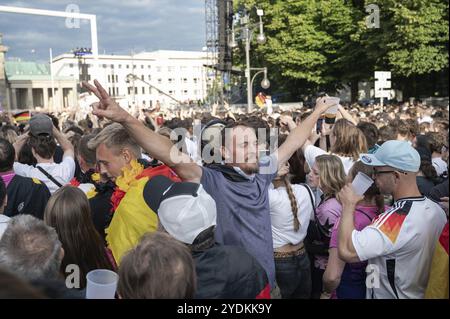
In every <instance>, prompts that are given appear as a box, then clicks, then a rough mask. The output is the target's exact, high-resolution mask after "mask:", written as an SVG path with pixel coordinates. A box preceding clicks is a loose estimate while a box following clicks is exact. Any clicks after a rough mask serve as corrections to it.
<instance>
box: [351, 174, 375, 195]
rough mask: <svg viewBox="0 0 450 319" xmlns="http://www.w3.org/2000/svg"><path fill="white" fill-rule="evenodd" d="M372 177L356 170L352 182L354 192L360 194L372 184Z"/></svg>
mask: <svg viewBox="0 0 450 319" xmlns="http://www.w3.org/2000/svg"><path fill="white" fill-rule="evenodd" d="M372 184H373V179H371V178H370V177H369V176H367V175H366V174H364V173H361V172H358V174H356V176H355V178H354V179H353V182H352V187H353V189H354V190H355V193H356V194H358V195H360V196H362V195H364V193H365V192H366V191H367V190H368V189H369V188H370V186H372Z"/></svg>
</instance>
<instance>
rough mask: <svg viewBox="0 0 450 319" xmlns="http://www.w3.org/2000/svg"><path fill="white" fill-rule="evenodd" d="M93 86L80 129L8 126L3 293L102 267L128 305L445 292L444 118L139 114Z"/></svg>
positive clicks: (0, 270)
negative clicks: (361, 185)
mask: <svg viewBox="0 0 450 319" xmlns="http://www.w3.org/2000/svg"><path fill="white" fill-rule="evenodd" d="M83 85H84V86H85V88H87V89H88V90H89V91H90V92H91V93H92V94H93V95H95V96H96V97H97V98H98V102H97V103H94V104H93V105H92V108H93V110H92V114H87V115H86V116H84V115H83V119H82V120H79V121H75V120H74V118H75V117H73V116H71V115H68V116H66V115H65V116H61V115H60V116H58V115H56V116H55V115H53V114H44V113H36V114H33V116H32V117H31V119H30V120H29V122H28V123H23V124H18V123H14V122H13V121H12V117H11V116H10V115H8V114H3V115H2V116H3V118H2V120H1V122H2V126H1V133H0V176H1V178H0V282H2V283H3V282H5V283H10V284H8V287H11V285H14V289H11V290H10V289H9V288H8V289H6V288H5V287H6V286H5V285H0V298H84V297H85V290H86V286H87V281H86V275H87V274H88V273H89V272H90V271H92V270H95V269H108V270H112V271H114V272H116V273H117V274H118V275H119V281H118V286H117V293H116V297H117V298H200V299H203V298H205V299H208V298H246V299H255V298H256V299H259V298H264V299H268V298H283V299H291V298H298V299H319V298H323V299H330V298H331V299H365V298H368V299H370V298H377V299H379V298H390V299H391V298H392V299H396V298H448V260H449V259H448V197H449V185H448V158H449V156H448V152H449V151H448V118H449V112H448V107H447V108H439V107H431V106H426V105H423V104H421V103H414V104H412V103H398V104H395V105H387V106H381V105H369V106H361V105H358V104H352V105H350V104H343V105H339V107H338V112H337V113H336V115H335V116H331V117H330V116H329V115H327V114H326V113H327V110H328V109H329V108H330V107H331V106H332V105H331V104H330V99H328V98H327V96H320V97H318V98H317V100H316V105H315V107H314V108H313V109H307V108H299V109H294V110H291V111H281V110H275V111H273V110H270V111H267V110H265V109H259V110H257V111H255V112H253V113H250V114H248V113H245V112H242V111H239V110H234V111H233V110H232V109H231V108H229V107H228V106H227V105H226V106H225V107H223V108H220V109H219V108H218V107H213V108H212V110H211V111H210V112H198V111H196V110H195V109H193V108H190V109H185V110H180V111H170V110H161V109H160V108H159V107H157V108H155V109H151V110H149V109H145V110H141V112H140V114H136V115H137V116H133V115H131V114H129V113H128V112H127V111H126V110H124V109H122V108H121V107H120V106H119V105H118V104H117V103H116V102H115V101H114V100H113V99H112V98H111V97H109V96H108V94H107V93H106V91H105V90H104V89H103V88H102V86H101V85H100V84H99V83H98V82H95V85H92V84H88V83H84V84H83ZM60 119H62V120H61V121H60ZM180 128H181V129H182V130H181V132H183V134H178V133H177V132H180V130H179V129H180ZM261 131H262V132H264V133H265V134H259V133H260V132H261ZM361 173H363V174H365V175H367V176H369V177H371V178H372V179H373V181H374V183H373V184H372V185H371V186H370V187H369V188H368V189H367V190H366V191H365V192H364V193H363V194H361V195H359V194H358V193H357V192H356V190H355V189H354V188H353V187H352V186H351V183H352V181H353V180H354V179H355V177H356V176H357V175H358V174H361ZM442 253H443V254H444V257H443V258H442ZM445 254H446V255H445ZM73 265H75V266H76V267H78V269H79V277H80V278H79V284H78V285H76V287H73V286H70V287H69V285H67V281H68V280H69V279H71V278H73V276H72V273H71V272H70V271H69V270H70V269H72V266H73Z"/></svg>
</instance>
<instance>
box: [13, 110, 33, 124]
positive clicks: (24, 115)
mask: <svg viewBox="0 0 450 319" xmlns="http://www.w3.org/2000/svg"><path fill="white" fill-rule="evenodd" d="M13 117H14V120H15V121H16V122H18V123H20V122H28V121H29V120H30V119H31V112H30V111H23V112H20V113H17V114H14V115H13Z"/></svg>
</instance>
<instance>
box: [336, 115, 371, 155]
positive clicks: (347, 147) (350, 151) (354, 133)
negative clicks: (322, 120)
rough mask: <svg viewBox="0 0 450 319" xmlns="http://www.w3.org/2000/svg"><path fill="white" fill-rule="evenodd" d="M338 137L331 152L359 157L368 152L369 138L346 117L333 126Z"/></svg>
mask: <svg viewBox="0 0 450 319" xmlns="http://www.w3.org/2000/svg"><path fill="white" fill-rule="evenodd" d="M333 134H334V136H335V137H336V141H335V142H334V145H333V146H332V147H331V153H333V154H336V155H340V156H348V157H352V158H353V160H355V161H356V160H358V159H359V154H361V153H367V140H366V137H365V136H364V134H363V132H362V131H361V130H360V129H359V128H357V127H356V126H355V125H353V124H352V123H350V122H349V121H347V120H345V119H340V120H337V121H336V123H335V124H334V126H333Z"/></svg>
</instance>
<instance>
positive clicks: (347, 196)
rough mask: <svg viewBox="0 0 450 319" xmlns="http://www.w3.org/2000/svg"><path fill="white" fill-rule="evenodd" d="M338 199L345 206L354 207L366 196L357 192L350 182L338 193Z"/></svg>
mask: <svg viewBox="0 0 450 319" xmlns="http://www.w3.org/2000/svg"><path fill="white" fill-rule="evenodd" d="M336 199H337V200H338V201H339V202H340V203H341V204H342V206H343V207H352V206H356V204H358V203H359V202H360V201H362V200H363V199H364V196H360V195H358V194H356V193H355V190H354V189H353V187H352V184H351V183H349V184H347V185H345V186H344V187H343V188H342V189H341V191H340V192H339V193H337V194H336Z"/></svg>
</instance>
